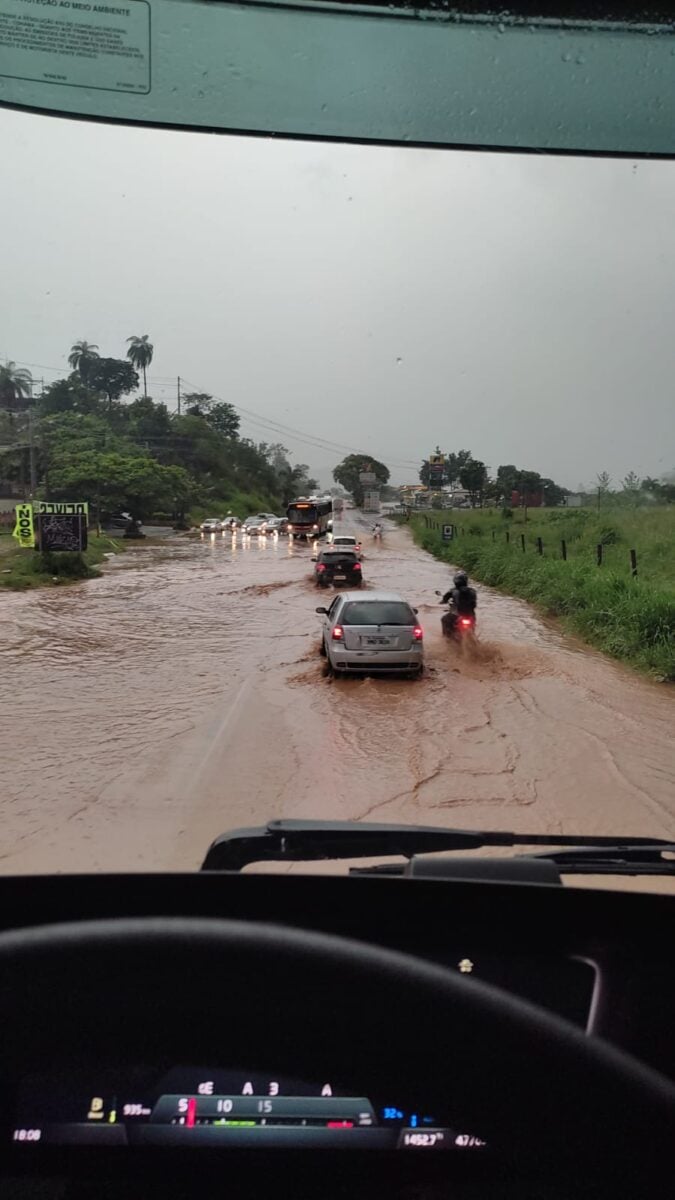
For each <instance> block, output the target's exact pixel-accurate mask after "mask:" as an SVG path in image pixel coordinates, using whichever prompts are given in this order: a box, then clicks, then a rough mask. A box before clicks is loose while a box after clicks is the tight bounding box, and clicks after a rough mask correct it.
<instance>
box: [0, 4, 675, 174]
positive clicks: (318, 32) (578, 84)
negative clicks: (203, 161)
mask: <svg viewBox="0 0 675 1200" xmlns="http://www.w3.org/2000/svg"><path fill="white" fill-rule="evenodd" d="M32 11H33V10H32ZM53 11H54V10H53V8H48V9H45V10H44V13H45V14H47V15H45V16H42V15H41V13H42V9H41V8H37V7H36V8H35V10H34V12H35V13H36V14H37V18H35V19H37V20H38V24H40V22H41V21H43V20H44V21H45V22H46V21H47V20H51V19H52V18H51V17H49V16H48V14H53ZM118 11H119V13H120V14H124V13H127V12H128V13H129V16H128V18H127V17H125V16H124V15H121V16H116V17H114V20H115V21H117V22H118V23H119V36H120V38H121V39H122V42H123V45H124V47H125V53H127V54H128V63H129V65H128V66H125V71H124V72H122V71H121V70H119V68H118V65H117V64H118V59H117V58H115V57H114V56H112V55H111V54H109V53H108V50H107V44H106V42H105V39H104V38H103V37H102V40H101V42H100V46H99V49H98V51H97V54H98V57H96V56H94V57H93V58H92V59H91V60H90V59H89V58H86V57H85V58H82V57H78V56H77V55H73V54H70V53H68V54H66V53H65V51H63V52H62V50H61V49H60V47H61V46H62V45H63V42H62V41H58V40H55V41H53V43H52V42H50V41H49V38H50V37H51V34H50V33H49V29H48V27H47V25H45V28H44V30H43V31H42V33H41V35H40V36H41V38H42V41H41V42H40V43H39V50H38V49H35V48H31V44H30V43H27V42H26V41H25V40H23V41H22V40H21V38H19V36H18V35H19V32H20V30H21V28H23V26H22V25H21V20H22V17H23V16H24V15H25V2H24V0H3V13H2V21H3V25H2V28H3V29H4V30H5V33H4V34H3V38H2V39H0V103H3V104H6V105H11V106H15V107H23V108H28V109H31V108H33V109H37V110H39V111H41V112H44V111H51V112H56V113H60V114H64V115H70V116H85V117H92V118H95V119H103V120H115V121H122V122H128V123H134V122H138V123H141V124H150V125H158V126H161V125H167V126H174V127H179V128H192V129H202V130H220V131H223V132H229V133H242V134H247V135H252V134H262V135H270V134H273V135H274V136H277V137H291V138H295V137H298V138H309V139H321V140H329V141H356V142H380V143H395V144H403V145H421V146H445V147H455V148H466V149H489V150H500V149H501V150H518V151H529V150H534V151H538V152H542V151H543V152H546V153H595V154H628V155H631V156H640V155H666V156H669V155H673V154H675V69H674V67H675V64H674V61H673V51H674V50H675V38H673V26H672V24H667V25H666V24H663V25H658V24H654V25H647V24H642V25H637V24H634V23H632V24H627V23H625V22H624V23H614V24H612V25H609V24H608V23H607V22H588V23H587V24H584V25H583V27H582V26H581V25H575V24H573V23H570V22H569V21H562V20H561V19H559V18H558V19H556V18H546V19H539V18H538V19H536V20H535V19H530V20H529V21H528V20H525V19H524V18H517V19H512V20H510V19H509V18H507V17H506V16H503V17H501V19H499V20H496V18H495V17H494V16H485V15H480V16H466V17H464V16H460V17H459V18H458V19H454V18H453V17H452V14H448V13H445V12H441V13H437V12H435V11H434V12H433V13H432V12H421V11H417V12H411V11H410V10H407V9H403V10H400V9H399V10H391V9H388V8H387V9H386V10H384V9H382V8H380V7H377V8H369V9H365V8H363V7H360V8H359V9H355V8H351V7H345V6H342V7H338V6H337V5H336V4H334V3H333V4H332V5H330V6H328V7H323V8H322V7H318V6H316V5H313V6H299V5H296V6H294V7H289V6H287V5H283V6H282V5H275V4H270V3H267V4H265V5H258V4H248V5H245V6H243V5H234V4H202V3H192V2H185V0H155V2H154V3H153V4H152V5H150V4H149V3H148V2H147V0H127V2H126V4H125V7H124V8H123V9H122V8H120V9H119V10H118ZM84 17H86V18H87V21H89V20H90V18H91V13H86V14H84ZM84 17H83V18H82V19H84ZM105 19H106V20H108V19H111V20H112V19H113V18H108V17H106V18H105ZM58 20H59V21H61V22H65V23H66V24H68V22H69V24H68V29H70V30H71V33H69V34H68V36H71V35H72V37H76V36H79V33H78V21H79V20H80V17H79V15H78V13H76V12H73V11H72V10H70V11H69V13H67V14H66V13H65V10H64V14H62V15H60V16H59V18H58ZM97 20H98V18H97ZM100 20H101V21H102V20H103V15H101V18H100ZM40 28H42V27H41V26H40ZM64 28H65V25H64ZM73 30H74V32H72V31H73ZM64 36H66V35H65V34H64ZM82 36H84V35H82ZM88 36H89V35H88ZM106 36H107V35H106ZM35 46H38V43H35ZM45 46H46V49H45ZM186 47H187V48H188V49H189V52H186Z"/></svg>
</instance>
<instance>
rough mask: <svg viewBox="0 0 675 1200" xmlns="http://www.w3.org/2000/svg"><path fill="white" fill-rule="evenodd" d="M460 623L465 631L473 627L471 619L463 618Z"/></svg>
mask: <svg viewBox="0 0 675 1200" xmlns="http://www.w3.org/2000/svg"><path fill="white" fill-rule="evenodd" d="M459 623H460V625H463V626H464V628H465V629H470V628H471V626H472V625H473V621H472V620H471V617H461V618H460V622H459Z"/></svg>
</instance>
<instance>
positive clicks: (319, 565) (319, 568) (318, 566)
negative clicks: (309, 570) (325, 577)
mask: <svg viewBox="0 0 675 1200" xmlns="http://www.w3.org/2000/svg"><path fill="white" fill-rule="evenodd" d="M316 569H317V573H319V572H321V571H325V570H326V567H325V564H324V563H317V564H316Z"/></svg>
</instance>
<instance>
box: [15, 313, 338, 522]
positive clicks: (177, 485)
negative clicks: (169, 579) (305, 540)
mask: <svg viewBox="0 0 675 1200" xmlns="http://www.w3.org/2000/svg"><path fill="white" fill-rule="evenodd" d="M153 353H154V348H153V345H152V343H151V341H150V339H149V336H148V335H147V334H143V335H141V336H133V337H131V338H129V339H128V349H127V352H126V357H125V358H114V357H107V356H105V355H102V354H100V353H99V347H98V345H96V344H95V343H91V342H86V341H78V342H75V344H74V345H73V346H72V347H71V350H70V353H69V355H68V363H69V366H70V367H71V368H72V370H71V372H70V373H69V374H67V375H65V376H64V377H63V378H62V379H57V380H55V381H54V382H53V383H51V384H49V385H48V386H47V387H45V388H44V389H43V390H42V393H41V394H40V395H38V396H35V397H34V396H33V395H32V390H33V380H32V376H31V373H30V371H28V370H26V369H24V368H19V367H17V366H16V364H15V363H13V362H8V363H6V364H5V365H4V366H0V476H1V477H2V478H3V479H4V480H5V481H6V482H9V483H16V484H17V485H18V486H19V487H21V486H23V487H24V488H26V489H28V487H29V485H30V483H31V482H32V484H33V485H34V487H31V490H35V491H36V492H37V494H38V495H40V496H41V497H43V498H48V499H52V500H59V499H75V500H87V501H88V502H89V504H90V509H91V511H93V512H96V513H97V514H100V515H102V516H103V518H105V516H106V515H111V514H113V513H115V512H117V511H120V510H128V511H130V512H131V513H132V514H133V515H134V516H136V517H138V518H139V519H141V520H145V519H147V518H148V517H149V516H151V515H153V514H156V513H162V514H164V515H166V516H170V517H171V518H172V519H173V521H174V522H175V523H176V524H179V525H180V524H184V523H185V518H186V514H187V512H188V511H189V509H190V507H191V506H193V505H197V504H199V505H206V506H208V505H209V504H210V503H211V502H213V503H214V504H215V505H219V504H223V503H226V502H227V501H228V500H229V499H232V498H234V497H236V496H239V495H241V493H247V494H254V495H255V496H257V497H263V498H265V500H266V502H268V503H269V505H270V507H275V508H277V507H281V506H285V505H286V504H287V503H288V502H289V501H290V500H291V499H292V498H293V497H294V496H296V495H298V494H299V493H303V492H308V491H311V490H313V489H314V488H315V487H316V481H315V480H313V479H311V478H310V477H309V468H308V467H307V466H306V465H305V464H303V463H300V464H297V465H295V466H293V465H291V463H290V461H289V457H288V451H287V450H286V448H285V447H284V446H282V445H281V444H279V443H266V442H260V443H255V442H253V441H252V440H251V439H249V438H244V437H242V436H241V434H240V418H239V414H238V412H237V410H236V408H235V406H234V405H232V404H229V403H227V402H225V401H220V400H216V399H214V397H213V396H211V395H210V394H208V393H205V392H193V393H188V394H187V395H185V396H184V397H183V411H182V412H181V413H177V412H170V411H169V409H168V408H167V406H166V405H165V404H163V403H161V402H157V401H155V400H153V398H152V396H149V395H148V392H147V368H148V367H149V365H150V364H151V362H152V359H153ZM139 371H140V372H141V373H142V376H143V389H142V394H140V395H136V397H135V398H133V399H129V397H130V396H131V393H138V392H139V387H140V377H139ZM31 477H32V478H31ZM215 515H220V514H219V513H215Z"/></svg>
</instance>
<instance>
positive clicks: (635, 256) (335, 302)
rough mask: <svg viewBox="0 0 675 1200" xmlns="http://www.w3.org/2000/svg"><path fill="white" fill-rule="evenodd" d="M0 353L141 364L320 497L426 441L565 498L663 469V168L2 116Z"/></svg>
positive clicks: (404, 457)
mask: <svg viewBox="0 0 675 1200" xmlns="http://www.w3.org/2000/svg"><path fill="white" fill-rule="evenodd" d="M0 137H1V138H2V144H3V172H2V181H1V183H0V194H1V196H2V203H1V208H2V213H3V216H4V220H3V226H2V256H1V259H0V261H1V262H2V272H1V275H0V306H1V310H2V314H3V320H2V324H1V326H0V356H3V357H6V358H11V359H14V360H16V361H17V362H19V363H20V364H22V365H29V364H30V365H31V369H32V370H33V374H34V375H35V376H36V377H38V378H39V377H41V376H44V378H45V380H51V379H54V378H57V377H58V376H59V375H60V374H62V373H64V372H65V371H66V370H67V364H66V357H67V354H68V350H69V347H70V346H71V344H72V343H73V342H74V341H75V340H77V339H79V338H86V339H87V340H88V341H92V342H97V343H98V344H99V346H100V349H101V352H102V353H104V354H109V355H115V356H122V355H123V354H124V353H125V351H126V338H127V337H128V336H129V335H130V334H143V333H148V334H149V335H150V337H151V340H152V342H153V343H154V346H155V358H154V362H153V364H152V366H151V368H150V383H149V387H148V390H149V391H150V392H151V394H152V395H153V396H154V397H155V399H162V400H165V401H167V403H169V404H170V405H171V406H172V407H173V406H175V391H176V388H175V377H176V376H177V375H181V376H182V377H183V378H184V379H185V380H186V381H189V384H191V385H195V386H197V387H199V388H200V389H203V390H207V391H210V392H212V393H214V394H216V395H218V396H220V397H222V398H223V399H226V400H230V401H232V402H233V403H235V404H238V405H241V406H243V407H244V408H247V409H249V410H252V411H254V412H256V413H258V414H260V415H261V420H262V423H259V424H254V423H253V422H252V421H251V420H249V419H248V418H246V417H242V432H243V433H244V434H246V435H249V436H251V437H254V438H255V439H256V440H266V441H277V440H281V441H283V442H284V444H285V445H287V446H288V447H289V449H290V450H291V451H292V452H293V454H294V456H295V459H296V461H297V460H299V461H303V462H308V463H309V464H310V465H311V467H312V468H313V469H314V470H315V471H316V472H318V473H319V474H320V477H321V479H322V482H324V483H327V482H328V479H329V475H330V468H331V467H332V466H333V465H334V464H335V462H337V461H338V459H339V458H340V457H342V455H343V452H342V451H338V450H335V451H332V450H330V449H325V448H319V447H316V446H313V445H308V444H306V443H304V442H302V441H301V440H300V439H299V438H297V437H294V436H293V435H292V434H280V433H278V432H275V431H274V429H272V428H265V427H264V423H265V421H274V422H277V423H282V424H284V425H287V426H293V427H294V428H295V429H298V430H303V431H305V433H306V436H307V438H308V439H309V440H310V441H311V440H313V439H314V438H317V437H318V438H323V439H328V440H329V441H330V442H335V443H340V444H341V445H344V446H345V447H354V448H358V449H363V450H365V451H367V452H369V453H371V454H373V455H375V456H376V457H378V458H381V459H383V460H384V461H385V462H387V463H388V464H389V466H390V468H391V471H392V478H393V481H394V482H404V481H408V480H414V479H416V477H417V471H416V468H415V465H414V464H416V463H418V461H419V460H421V459H422V457H425V456H426V455H428V454H429V452H430V451H431V450H433V449H434V447H435V446H436V444H437V443H439V444H440V446H441V448H442V449H445V450H452V449H457V448H459V447H469V448H470V449H471V450H472V451H473V453H474V455H475V456H476V457H478V458H482V459H483V460H484V461H485V462H486V463H487V464H488V465H489V466H490V467H491V468H492V469H496V467H497V466H498V465H499V464H500V463H508V462H514V463H516V464H517V465H519V466H523V467H528V468H530V469H533V470H538V471H540V472H541V473H542V474H544V475H549V476H551V477H553V478H554V479H555V480H556V481H558V482H559V483H562V484H564V485H566V486H568V487H571V488H576V486H577V485H578V484H579V483H580V482H582V481H590V480H592V479H593V478H594V477H595V474H596V473H597V472H598V471H601V470H603V469H607V470H608V471H609V472H610V474H611V475H612V476H613V478H614V480H615V481H618V480H619V479H620V478H621V477H622V476H623V475H625V474H626V472H628V471H629V470H636V471H637V472H638V473H639V474H640V475H647V474H650V475H660V474H661V473H663V472H664V471H667V470H670V469H672V468H673V467H674V466H675V402H674V400H673V391H674V389H673V377H674V375H675V318H674V315H673V314H674V312H675V306H674V304H673V299H674V293H675V223H674V222H673V211H674V209H675V164H671V163H664V162H652V163H647V162H640V163H639V164H633V163H630V162H625V161H611V160H608V159H602V160H588V159H586V160H583V159H571V158H557V159H554V158H544V157H540V156H534V155H533V156H522V157H521V156H515V155H495V154H473V153H464V152H462V153H459V152H454V151H438V152H433V151H424V150H414V149H409V148H407V149H397V148H373V147H360V146H335V145H321V144H317V143H313V144H310V143H308V144H304V143H299V142H283V141H265V140H262V139H238V138H227V137H222V136H214V135H209V134H190V133H176V132H163V131H154V130H141V129H131V128H123V127H113V126H105V125H96V124H89V123H87V122H72V121H66V120H61V119H58V118H52V117H40V116H35V115H28V114H23V113H16V112H11V111H8V110H0Z"/></svg>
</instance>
